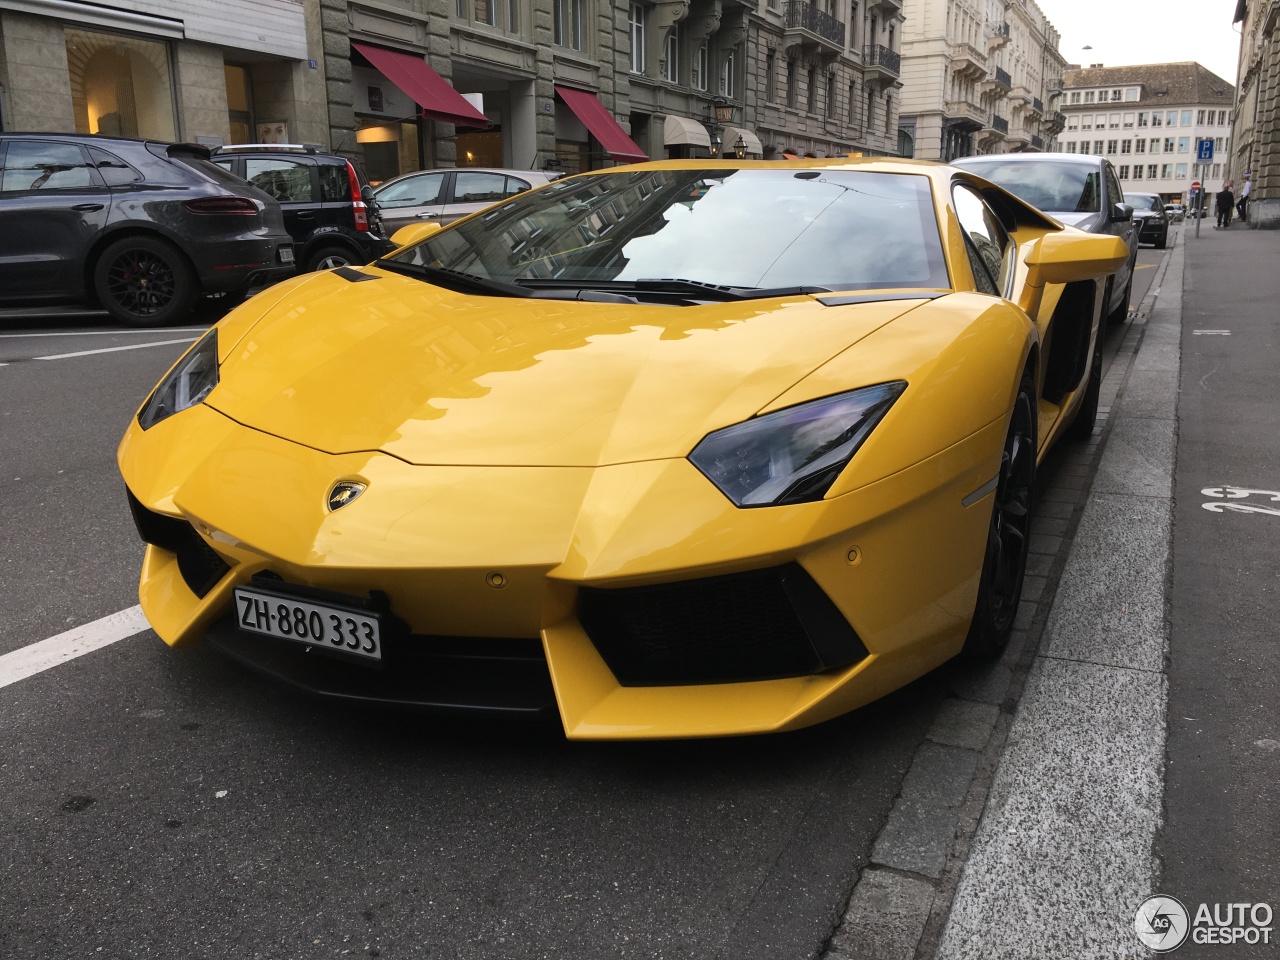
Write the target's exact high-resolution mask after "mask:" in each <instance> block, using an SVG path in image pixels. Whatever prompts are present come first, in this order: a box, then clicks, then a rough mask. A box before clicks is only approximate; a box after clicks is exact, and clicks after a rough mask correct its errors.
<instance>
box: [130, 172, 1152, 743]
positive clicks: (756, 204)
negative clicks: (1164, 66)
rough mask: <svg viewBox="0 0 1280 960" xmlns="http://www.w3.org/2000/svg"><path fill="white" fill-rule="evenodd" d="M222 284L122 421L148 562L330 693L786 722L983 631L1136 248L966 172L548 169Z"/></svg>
mask: <svg viewBox="0 0 1280 960" xmlns="http://www.w3.org/2000/svg"><path fill="white" fill-rule="evenodd" d="M406 229H407V230H409V231H415V232H416V233H417V236H416V237H413V238H410V237H406V236H401V237H400V238H398V239H399V241H400V242H401V243H402V244H403V245H402V246H401V247H400V248H399V249H397V250H396V251H395V252H394V253H392V254H390V255H389V256H387V257H386V258H385V259H383V260H379V261H377V262H376V263H374V264H372V265H370V266H368V267H364V268H360V269H352V268H349V267H342V268H339V269H336V270H330V271H327V272H324V273H319V274H307V275H305V276H302V277H298V278H296V279H294V280H291V281H288V282H286V283H283V284H280V285H278V286H275V287H272V288H271V289H269V290H267V291H266V292H264V293H262V294H260V295H258V296H257V297H255V298H254V299H252V300H250V301H249V302H248V303H245V304H244V305H242V306H241V307H239V308H238V309H237V310H235V311H234V312H233V313H231V314H229V315H228V316H227V317H226V318H225V319H224V320H223V321H222V322H221V323H219V324H218V325H217V326H216V327H214V328H213V329H211V330H210V331H209V333H208V334H207V335H206V336H204V337H203V338H202V339H201V340H200V341H199V342H198V343H196V344H195V345H194V346H193V347H192V348H191V349H190V350H189V351H188V352H187V354H186V355H185V356H184V357H183V358H182V359H181V360H179V361H178V362H177V363H176V364H175V365H174V367H173V368H172V369H171V370H170V371H169V373H168V374H167V375H166V376H165V378H164V379H163V380H162V381H161V382H160V384H159V385H158V386H157V387H156V388H155V390H154V392H153V393H152V394H151V396H150V397H148V398H147V400H146V402H145V403H143V405H142V407H141V409H140V410H139V411H138V414H137V417H136V418H135V419H134V420H133V422H132V423H131V424H130V425H129V429H128V432H127V433H126V434H125V437H124V440H123V441H122V443H121V445H120V451H119V463H120V469H121V471H122V473H123V475H124V479H125V482H126V484H127V486H128V489H129V501H130V506H131V508H132V510H133V515H134V518H135V520H136V522H137V526H138V530H139V533H140V534H141V536H142V538H143V540H145V541H146V543H147V550H146V558H145V560H144V562H143V568H142V577H141V585H140V596H141V602H142V607H143V610H144V611H145V612H146V615H147V617H148V618H149V619H150V621H151V624H152V625H153V626H154V628H155V630H156V632H157V633H158V634H159V635H160V637H161V638H163V639H164V641H165V642H166V643H169V644H171V645H173V646H183V645H186V644H192V643H197V642H200V641H202V640H203V641H205V642H207V643H211V644H213V645H215V646H216V647H217V648H219V649H220V650H222V651H223V652H225V653H226V654H228V655H230V656H231V657H233V658H235V659H237V660H239V661H241V662H243V663H244V664H246V665H248V666H250V667H252V668H254V669H257V670H259V671H262V672H265V673H267V674H270V675H272V676H274V677H277V678H278V679H280V680H282V681H285V682H287V683H289V684H292V685H293V686H295V687H298V688H301V689H305V690H308V691H311V692H313V693H316V694H320V695H323V696H328V697H333V698H339V699H344V700H360V701H369V702H378V703H386V704H392V705H396V706H400V707H418V708H423V709H434V710H441V711H453V712H462V713H472V714H479V713H485V712H488V713H499V714H522V713H527V714H535V713H541V712H548V711H556V712H558V714H559V717H560V719H561V721H562V722H563V724H564V729H565V731H566V733H567V734H568V736H570V737H576V738H625V737H702V736H720V735H729V734H745V733H758V732H764V731H775V730H787V729H793V728H796V727H802V726H805V725H808V724H812V723H816V722H819V721H822V720H825V719H827V718H830V717H833V716H836V715H838V714H840V713H843V712H845V711H848V710H852V709H854V708H856V707H858V706H860V705H862V704H865V703H867V702H868V701H870V700H873V699H875V698H877V697H880V696H882V695H884V694H886V693H888V692H889V691H891V690H894V689H895V688H897V687H899V686H901V685H903V684H905V683H907V682H908V681H910V680H912V679H913V678H915V677H918V676H920V675H921V674H923V673H925V672H926V671H928V670H930V669H932V668H934V667H936V666H937V665H938V664H941V663H942V662H943V661H945V660H947V659H948V658H950V657H953V656H955V655H956V654H958V653H960V652H961V651H962V650H964V651H967V652H968V653H970V654H972V655H975V656H990V655H992V654H994V653H997V652H998V651H999V650H1000V648H1001V646H1002V645H1003V644H1004V643H1005V640H1006V638H1007V637H1008V635H1009V631H1010V629H1011V626H1012V623H1013V618H1014V613H1015V611H1016V609H1017V606H1018V600H1019V596H1020V592H1021V588H1022V579H1023V569H1024V566H1025V561H1026V552H1027V549H1026V548H1027V533H1028V525H1029V523H1030V517H1031V509H1032V492H1033V485H1034V481H1035V472H1036V464H1037V462H1038V460H1039V459H1040V458H1041V457H1042V456H1043V455H1044V452H1045V451H1046V450H1047V449H1048V447H1049V446H1050V444H1052V443H1053V442H1054V441H1055V440H1057V439H1058V438H1059V437H1061V436H1063V435H1064V433H1069V432H1078V433H1080V434H1082V435H1087V434H1088V433H1089V431H1090V429H1091V428H1092V425H1093V420H1094V416H1095V412H1096V408H1097V403H1098V385H1099V376H1100V371H1099V362H1098V356H1099V351H1098V326H1099V323H1098V321H1099V307H1100V295H1099V294H1100V290H1101V287H1102V284H1103V281H1104V280H1105V278H1106V277H1107V276H1108V275H1109V274H1111V273H1112V272H1114V271H1115V270H1116V269H1118V268H1119V267H1120V266H1121V265H1122V264H1123V263H1124V261H1125V258H1126V256H1127V253H1128V251H1127V250H1126V249H1125V246H1124V244H1123V243H1122V242H1121V241H1120V240H1118V239H1116V238H1114V237H1110V236H1097V235H1089V234H1085V233H1082V232H1079V231H1076V230H1074V229H1072V228H1070V227H1064V226H1062V225H1061V224H1059V223H1057V222H1056V221H1054V220H1051V219H1049V218H1047V217H1045V216H1044V215H1043V214H1041V213H1039V212H1037V211H1036V210H1034V209H1033V208H1031V207H1029V206H1027V205H1025V204H1024V203H1022V202H1021V201H1020V200H1018V199H1017V198H1016V197H1013V196H1012V195H1010V194H1008V193H1005V192H1004V191H1002V190H1001V189H999V188H998V187H995V186H993V185H992V184H990V183H988V182H986V181H984V180H982V179H981V178H979V177H977V176H975V175H974V174H971V173H967V172H964V171H960V170H957V169H954V168H952V167H947V166H941V165H935V164H926V163H917V162H911V161H895V162H887V161H860V160H827V161H812V160H798V161H790V162H750V161H745V162H744V161H738V162H734V161H727V162H725V161H703V160H693V161H671V162H662V163H652V164H642V165H638V166H629V167H617V168H613V169H609V170H601V171H594V172H592V173H587V174H583V175H580V176H576V177H569V178H565V179H563V180H559V181H556V182H555V183H552V184H550V185H549V186H546V187H543V188H540V189H538V190H535V191H532V192H529V193H525V194H521V195H519V196H517V197H514V198H512V199H511V200H509V201H508V202H505V203H502V204H501V205H497V206H494V207H490V208H489V209H488V210H485V211H482V212H480V213H477V214H474V215H472V216H471V217H469V218H467V219H465V220H461V221H459V222H457V223H455V224H453V225H451V226H449V227H447V228H445V229H443V230H437V229H432V228H414V227H410V228H406Z"/></svg>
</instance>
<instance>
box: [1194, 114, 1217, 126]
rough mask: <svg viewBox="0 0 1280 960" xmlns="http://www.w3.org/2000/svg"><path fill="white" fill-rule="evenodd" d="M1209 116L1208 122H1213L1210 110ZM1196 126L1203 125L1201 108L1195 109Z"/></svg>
mask: <svg viewBox="0 0 1280 960" xmlns="http://www.w3.org/2000/svg"><path fill="white" fill-rule="evenodd" d="M1209 117H1210V120H1209V122H1210V123H1212V122H1213V120H1212V117H1213V113H1212V112H1211V113H1210V114H1209ZM1196 126H1197V127H1203V126H1204V111H1203V110H1197V111H1196Z"/></svg>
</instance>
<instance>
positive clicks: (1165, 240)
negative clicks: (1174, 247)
mask: <svg viewBox="0 0 1280 960" xmlns="http://www.w3.org/2000/svg"><path fill="white" fill-rule="evenodd" d="M1168 245H1169V228H1168V227H1165V228H1164V230H1163V231H1162V232H1161V234H1160V239H1159V240H1157V241H1156V249H1157V250H1163V249H1164V248H1165V247H1167V246H1168Z"/></svg>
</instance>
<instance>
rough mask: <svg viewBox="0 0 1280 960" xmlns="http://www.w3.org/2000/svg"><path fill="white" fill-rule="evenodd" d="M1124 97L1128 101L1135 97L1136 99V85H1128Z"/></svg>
mask: <svg viewBox="0 0 1280 960" xmlns="http://www.w3.org/2000/svg"><path fill="white" fill-rule="evenodd" d="M1124 98H1125V100H1126V101H1128V100H1137V99H1138V88H1137V87H1130V88H1129V89H1128V90H1126V91H1125V92H1124Z"/></svg>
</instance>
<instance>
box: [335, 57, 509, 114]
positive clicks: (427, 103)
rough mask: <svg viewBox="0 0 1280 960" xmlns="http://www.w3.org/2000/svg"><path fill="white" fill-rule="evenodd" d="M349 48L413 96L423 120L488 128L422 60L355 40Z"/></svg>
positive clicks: (460, 95)
mask: <svg viewBox="0 0 1280 960" xmlns="http://www.w3.org/2000/svg"><path fill="white" fill-rule="evenodd" d="M351 46H352V47H353V48H354V49H355V50H356V51H357V52H359V53H360V54H361V55H362V56H363V57H364V58H365V59H366V60H368V61H369V62H370V63H372V64H373V65H374V66H375V67H376V68H377V69H378V70H380V71H381V72H382V75H383V76H384V77H386V78H387V79H388V80H390V81H391V82H392V83H394V84H395V85H396V86H397V87H399V88H400V89H401V90H403V91H404V92H405V93H407V94H408V95H409V96H411V97H413V102H414V103H416V104H417V105H418V106H420V107H421V108H422V115H423V116H424V117H429V118H431V119H432V120H444V121H446V122H447V123H456V124H457V125H458V126H461V127H487V126H489V118H488V117H486V116H485V115H484V114H483V113H481V112H480V111H479V110H477V109H476V108H475V107H473V106H472V105H471V104H469V103H467V101H466V100H463V99H462V94H460V93H458V91H457V90H455V89H453V87H451V86H449V83H448V81H447V80H445V78H444V77H442V76H440V74H438V73H436V72H435V71H434V70H432V69H431V67H430V65H429V64H428V63H427V61H425V60H423V59H422V58H421V57H418V56H414V55H413V54H411V53H398V52H396V51H395V50H384V49H382V48H381V47H371V46H369V45H368V44H366V43H356V42H355V41H354V40H353V41H352V42H351Z"/></svg>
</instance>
